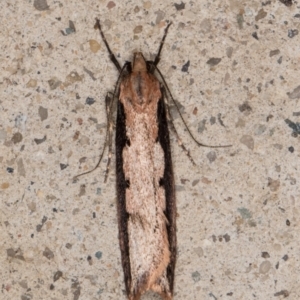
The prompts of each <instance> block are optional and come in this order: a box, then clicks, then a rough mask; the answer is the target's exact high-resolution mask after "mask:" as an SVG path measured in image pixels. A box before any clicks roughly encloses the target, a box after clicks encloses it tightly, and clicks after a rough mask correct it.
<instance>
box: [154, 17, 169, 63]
mask: <svg viewBox="0 0 300 300" xmlns="http://www.w3.org/2000/svg"><path fill="white" fill-rule="evenodd" d="M171 25H172V22H170V23H169V24H168V25H167V27H166V28H165V32H164V35H163V37H162V39H161V42H160V45H159V48H158V52H157V54H156V57H155V59H154V61H153V65H154V69H155V67H156V66H157V65H158V63H159V61H160V53H161V51H162V48H163V46H164V43H165V39H166V37H167V34H168V30H169V27H170V26H171Z"/></svg>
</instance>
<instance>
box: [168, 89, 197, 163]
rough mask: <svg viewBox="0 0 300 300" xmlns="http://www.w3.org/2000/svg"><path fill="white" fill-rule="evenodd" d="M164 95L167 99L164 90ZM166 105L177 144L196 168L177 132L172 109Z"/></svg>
mask: <svg viewBox="0 0 300 300" xmlns="http://www.w3.org/2000/svg"><path fill="white" fill-rule="evenodd" d="M163 93H164V95H165V98H167V96H166V92H165V90H164V89H163ZM165 103H166V113H167V119H168V122H169V125H170V129H171V130H172V131H173V132H174V134H175V136H176V139H177V143H178V145H179V146H180V147H181V148H182V150H183V151H184V153H185V154H186V155H187V157H188V158H189V160H190V161H191V162H192V164H193V165H194V166H196V163H195V161H194V159H193V158H192V156H191V154H190V151H189V150H187V148H186V147H185V145H184V144H183V142H182V140H181V138H180V136H179V134H178V132H177V130H176V127H175V125H174V121H173V118H172V115H171V112H170V107H169V103H167V101H166V102H165Z"/></svg>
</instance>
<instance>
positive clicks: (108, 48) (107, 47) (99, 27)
mask: <svg viewBox="0 0 300 300" xmlns="http://www.w3.org/2000/svg"><path fill="white" fill-rule="evenodd" d="M94 28H95V29H99V31H100V35H101V37H102V40H103V42H104V44H105V46H106V49H107V51H108V53H109V58H110V60H111V61H112V63H113V64H114V65H115V66H116V68H117V69H118V71H119V72H121V70H122V68H121V66H120V64H119V62H118V61H117V59H116V56H115V55H114V53H113V52H112V51H111V49H110V47H109V45H108V43H107V40H106V38H105V35H104V33H103V31H102V28H101V24H100V19H98V18H96V24H95V26H94Z"/></svg>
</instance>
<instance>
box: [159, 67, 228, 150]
mask: <svg viewBox="0 0 300 300" xmlns="http://www.w3.org/2000/svg"><path fill="white" fill-rule="evenodd" d="M153 66H154V68H155V70H156V71H157V72H158V74H159V76H160V78H161V80H162V81H163V84H164V86H165V88H166V90H167V92H168V94H169V95H170V98H171V100H172V102H173V103H174V105H175V107H176V109H177V111H178V113H179V116H180V119H181V121H182V123H183V124H184V126H185V128H186V129H187V131H188V133H189V135H190V136H191V138H192V140H193V141H194V142H195V143H196V144H197V145H198V146H201V147H207V148H227V147H232V145H219V146H214V145H206V144H203V143H200V142H198V141H197V139H196V138H195V137H194V135H193V134H192V133H191V131H190V129H189V127H188V126H187V124H186V122H185V120H184V118H183V116H182V114H181V112H180V110H179V107H178V105H177V103H176V102H175V100H174V98H173V96H172V94H171V91H170V89H169V87H168V85H167V83H166V80H165V78H164V77H163V75H162V73H161V72H160V70H159V69H158V68H157V66H156V65H154V63H153Z"/></svg>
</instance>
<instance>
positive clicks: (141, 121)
mask: <svg viewBox="0 0 300 300" xmlns="http://www.w3.org/2000/svg"><path fill="white" fill-rule="evenodd" d="M170 25H171V23H169V24H168V25H167V26H166V28H165V31H164V35H163V37H162V40H161V43H160V46H159V49H158V52H157V55H156V57H155V59H154V61H146V60H145V58H144V56H143V54H142V53H141V52H135V53H134V54H133V61H132V62H126V63H125V64H124V65H123V66H122V67H121V65H120V64H119V62H118V60H117V59H116V56H115V55H114V53H113V52H112V51H111V49H110V47H109V45H108V42H107V40H106V38H105V35H104V33H103V31H102V28H101V24H100V20H99V19H96V24H95V28H96V29H99V32H100V34H101V37H102V40H103V42H104V44H105V46H106V49H107V51H108V53H109V56H110V59H111V61H112V63H113V64H114V65H115V67H116V68H117V70H118V72H119V76H118V80H117V82H116V86H115V90H114V93H112V95H111V94H108V95H107V97H106V109H107V119H108V122H107V133H106V143H105V146H106V145H108V148H109V155H108V162H107V168H106V174H105V181H106V179H107V175H108V171H109V166H110V161H111V157H112V140H113V130H114V123H115V127H116V130H115V152H116V181H117V182H116V187H117V212H118V228H119V245H120V250H121V260H122V267H123V271H124V281H125V287H126V293H127V297H128V299H129V300H139V299H140V298H141V296H142V295H143V294H144V293H145V292H147V291H149V290H152V291H154V292H156V293H158V294H160V296H161V297H162V298H163V299H165V300H171V299H172V298H173V290H174V272H175V264H176V199H175V184H174V174H173V165H172V158H171V147H170V137H169V129H168V124H169V126H170V128H171V130H172V131H173V132H174V133H175V135H176V137H177V140H178V142H179V144H180V146H181V147H182V148H183V150H184V151H185V152H186V154H187V155H188V156H189V158H190V160H191V161H192V162H193V163H194V161H193V160H192V158H191V156H190V155H189V151H188V150H187V149H186V148H185V146H184V145H183V143H182V142H181V140H180V138H179V135H178V133H177V131H176V129H175V126H174V124H173V120H172V116H171V114H170V103H169V101H170V99H171V101H172V102H173V103H174V105H175V106H176V107H177V109H178V106H177V104H176V102H175V101H174V99H173V97H172V95H171V93H170V90H169V88H168V86H167V84H166V82H165V79H164V77H163V76H162V74H161V72H160V70H159V69H158V67H157V65H158V63H159V61H160V55H161V51H162V48H163V45H164V42H165V39H166V36H167V33H168V29H169V27H170ZM115 102H116V106H117V117H116V120H115V121H114V120H113V107H114V104H115ZM178 111H179V109H178ZM179 114H180V112H179ZM180 116H181V114H180ZM181 119H182V121H183V123H184V125H185V126H186V123H185V122H184V120H183V118H182V116H181ZM186 127H187V126H186ZM187 129H188V128H187ZM188 132H189V134H190V135H191V137H192V138H193V140H194V141H195V142H196V143H197V144H198V145H200V146H206V147H210V146H207V145H204V144H202V143H199V142H198V141H196V140H195V138H194V137H193V135H192V134H191V132H190V131H189V129H188ZM212 147H222V146H212ZM104 151H105V147H104V149H103V152H102V154H101V156H100V159H99V161H98V163H97V165H96V167H95V168H94V169H96V168H97V167H98V166H99V164H100V162H101V159H102V157H103V153H104ZM94 169H93V170H94ZM93 170H92V171H93ZM89 172H91V171H88V172H86V173H89ZM86 173H83V174H86ZM83 174H80V175H83Z"/></svg>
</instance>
